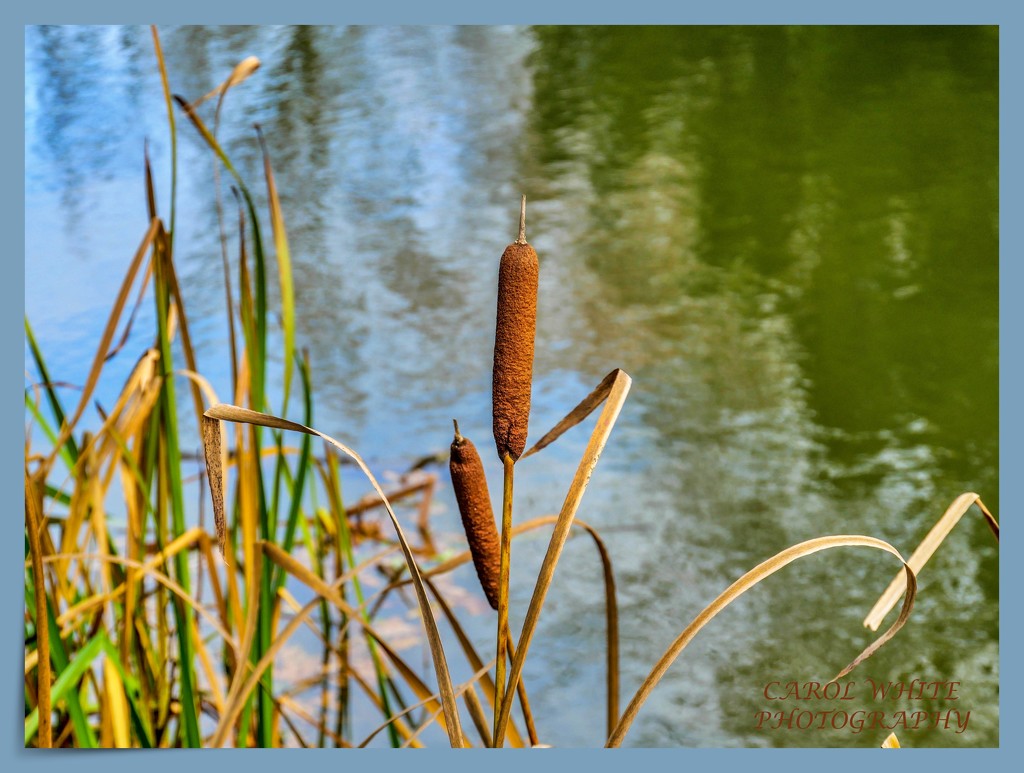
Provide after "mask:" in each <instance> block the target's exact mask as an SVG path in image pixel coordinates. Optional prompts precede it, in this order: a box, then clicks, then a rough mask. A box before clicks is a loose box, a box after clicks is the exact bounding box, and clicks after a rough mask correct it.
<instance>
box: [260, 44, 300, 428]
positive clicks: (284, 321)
mask: <svg viewBox="0 0 1024 773" xmlns="http://www.w3.org/2000/svg"><path fill="white" fill-rule="evenodd" d="M257 64H258V62H257ZM256 134H257V135H258V136H259V139H260V148H261V150H262V151H263V172H264V175H265V176H266V178H267V199H268V200H269V205H270V226H271V231H272V232H273V235H274V249H275V251H276V253H277V271H278V281H279V282H280V288H281V332H282V333H283V335H284V398H283V402H282V406H284V407H282V409H281V412H282V413H285V412H286V411H287V405H288V395H289V394H290V393H291V385H292V364H293V361H294V360H295V291H294V289H293V288H292V258H291V251H290V250H289V249H288V232H287V231H286V230H285V227H284V215H283V214H282V213H281V199H280V198H279V197H278V195H277V183H275V182H274V170H273V169H272V168H271V166H270V153H269V151H268V150H267V143H266V141H265V140H264V139H263V132H262V131H260V127H259V126H257V127H256Z"/></svg>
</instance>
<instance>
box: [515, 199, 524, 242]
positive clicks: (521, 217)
mask: <svg viewBox="0 0 1024 773" xmlns="http://www.w3.org/2000/svg"><path fill="white" fill-rule="evenodd" d="M516 244H526V194H525V193H524V194H523V198H522V199H521V200H520V202H519V238H518V239H516Z"/></svg>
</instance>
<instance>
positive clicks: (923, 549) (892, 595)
mask: <svg viewBox="0 0 1024 773" xmlns="http://www.w3.org/2000/svg"><path fill="white" fill-rule="evenodd" d="M973 504H977V505H978V508H979V509H980V510H981V513H982V515H983V516H984V518H985V522H986V523H987V524H988V526H989V528H990V529H991V530H992V533H993V534H995V537H996V540H997V541H998V540H999V524H998V523H997V522H996V519H995V518H994V517H993V516H992V513H990V512H989V511H988V509H987V508H986V507H985V505H984V504H982V501H981V497H979V496H978V495H977V494H975V493H973V492H967V493H965V494H961V495H960V496H958V497H957V498H956V499H954V500H953V503H952V504H951V505H950V506H949V507H948V508H946V512H944V513H943V514H942V517H941V518H939V520H938V521H937V522H936V524H935V525H934V526H933V527H932V528H931V531H929V532H928V534H927V535H925V538H924V539H923V540H922V541H921V544H920V545H918V546H917V550H915V551H914V552H913V553H912V554H911V555H910V558H908V559H907V564H908V565H909V566H910V568H911V569H912V570H913V572H914V574H915V575H918V574H920V573H921V569H923V568H924V565H925V564H926V563H927V562H928V559H929V558H931V557H932V554H933V553H934V552H935V551H936V549H937V548H938V547H939V545H941V544H942V541H943V540H944V539H946V537H947V536H949V533H950V532H951V531H952V530H953V527H954V526H956V525H957V524H958V523H959V522H960V519H961V518H962V517H963V516H964V513H966V512H967V511H968V510H970V508H971V505H973ZM905 587H906V577H905V576H904V574H903V572H900V573H899V574H897V575H896V577H894V578H893V580H892V582H890V583H889V587H888V588H886V589H885V592H884V593H882V595H881V596H880V597H879V599H878V601H876V602H875V605H874V606H873V607H872V608H871V611H870V612H868V616H867V617H865V618H864V625H865V626H866V627H868V628H870V629H871V630H872V631H877V630H878V626H880V625H881V624H882V620H884V619H885V616H886V615H887V614H889V611H890V610H891V609H892V608H893V607H894V606H896V602H897V601H898V600H899V598H900V596H901V595H902V594H903V589H904V588H905Z"/></svg>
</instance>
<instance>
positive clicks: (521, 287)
mask: <svg viewBox="0 0 1024 773" xmlns="http://www.w3.org/2000/svg"><path fill="white" fill-rule="evenodd" d="M538 274H539V266H538V261H537V253H536V252H535V251H534V249H533V247H531V246H530V245H529V244H528V243H527V241H526V196H523V198H522V201H521V202H520V207H519V236H518V238H517V239H516V240H515V241H514V242H513V243H512V244H510V245H508V247H506V248H505V251H504V252H503V253H502V255H501V262H500V264H499V267H498V310H497V315H496V322H495V329H494V372H493V376H492V393H491V396H492V403H493V422H494V443H495V446H496V448H497V451H498V458H499V459H501V463H502V466H503V468H504V485H503V486H502V506H501V556H500V562H499V577H498V630H497V647H496V649H497V653H496V654H497V665H496V667H495V674H494V676H495V679H494V688H495V689H494V733H493V736H494V745H495V746H501V745H502V743H503V734H502V733H500V732H499V727H498V716H499V713H500V708H501V704H502V701H503V700H504V695H505V673H506V664H505V659H506V653H507V650H508V583H509V570H510V567H511V550H512V484H513V469H514V465H515V463H516V460H517V459H518V458H519V457H520V456H521V455H522V453H523V449H524V448H525V447H526V432H527V424H528V423H529V418H530V391H531V387H532V380H533V345H534V335H535V332H536V329H537V279H538Z"/></svg>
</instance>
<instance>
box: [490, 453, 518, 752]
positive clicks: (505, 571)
mask: <svg viewBox="0 0 1024 773" xmlns="http://www.w3.org/2000/svg"><path fill="white" fill-rule="evenodd" d="M502 462H503V464H504V467H505V482H504V486H503V487H502V496H501V562H500V563H499V570H498V643H497V648H496V649H497V661H496V665H495V672H494V733H493V737H494V746H495V747H497V748H501V747H502V746H503V745H504V742H505V733H504V732H502V733H501V735H500V736H499V735H498V730H499V728H498V718H499V715H500V714H501V704H502V702H503V701H504V699H505V673H506V672H505V667H506V663H505V658H506V652H507V650H508V642H509V639H511V637H510V636H509V635H508V632H509V631H508V578H509V567H510V564H511V560H512V480H513V470H514V469H515V462H514V461H513V460H512V457H511V456H509V454H507V453H506V454H505V457H504V458H503V459H502Z"/></svg>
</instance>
